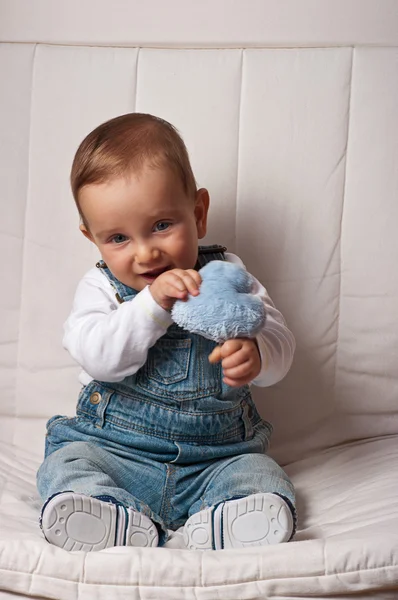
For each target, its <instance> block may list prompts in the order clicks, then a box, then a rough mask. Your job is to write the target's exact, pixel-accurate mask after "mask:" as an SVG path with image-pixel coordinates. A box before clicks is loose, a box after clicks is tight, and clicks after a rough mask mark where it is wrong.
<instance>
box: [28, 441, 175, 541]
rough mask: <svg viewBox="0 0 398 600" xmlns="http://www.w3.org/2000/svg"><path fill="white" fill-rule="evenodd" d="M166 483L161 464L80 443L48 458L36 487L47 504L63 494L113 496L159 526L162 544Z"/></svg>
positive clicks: (73, 443) (164, 531)
mask: <svg viewBox="0 0 398 600" xmlns="http://www.w3.org/2000/svg"><path fill="white" fill-rule="evenodd" d="M134 458H136V460H135V459H134ZM164 481H165V468H164V467H163V465H159V463H156V464H155V463H153V461H150V460H149V459H145V458H143V457H140V456H137V457H129V458H126V457H124V456H120V455H118V454H117V453H114V452H111V451H110V450H109V449H104V448H103V447H101V446H98V445H96V444H92V443H90V442H80V441H79V442H71V443H69V444H66V445H65V446H63V447H61V448H60V449H59V450H56V451H55V452H53V453H52V454H50V455H49V456H47V458H46V459H45V460H44V462H43V464H42V465H41V467H40V469H39V471H38V473H37V487H38V490H39V493H40V495H41V497H42V499H43V500H44V501H46V500H47V499H48V498H50V497H51V496H52V495H54V494H55V493H58V492H62V491H73V492H76V493H80V494H84V495H86V496H112V497H113V498H114V499H115V500H117V501H118V502H121V503H122V504H123V505H124V506H125V507H131V508H133V509H134V510H137V511H138V512H140V513H143V514H145V515H147V516H148V517H149V518H150V519H152V521H154V522H155V523H157V524H158V525H159V526H160V527H161V529H162V533H163V535H161V541H164V539H165V534H166V533H167V528H166V527H165V525H164V523H163V520H162V519H161V518H160V517H159V514H158V511H159V510H160V503H161V499H162V490H163V486H164Z"/></svg>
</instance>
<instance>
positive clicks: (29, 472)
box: [0, 436, 398, 600]
mask: <svg viewBox="0 0 398 600" xmlns="http://www.w3.org/2000/svg"><path fill="white" fill-rule="evenodd" d="M39 462H40V458H39V457H38V456H32V455H31V454H30V453H29V452H28V451H21V450H17V449H16V448H9V447H6V446H1V462H0V469H1V471H0V473H1V480H2V486H1V489H2V496H1V503H0V530H1V538H0V582H1V588H2V589H3V590H9V591H14V593H15V592H17V593H19V594H24V595H27V596H33V597H35V598H37V597H40V598H54V599H57V600H77V599H78V600H88V599H93V600H94V599H95V600H98V599H99V598H101V599H102V598H104V599H109V598H112V599H117V600H119V599H120V600H122V599H123V600H124V599H125V598H129V599H131V600H154V599H159V598H162V600H163V599H164V600H191V599H192V600H214V599H216V598H217V599H222V600H238V599H242V600H243V599H244V600H254V599H257V598H275V599H276V598H278V600H281V599H282V598H284V599H285V598H286V599H287V598H319V597H322V598H323V597H328V598H351V597H352V598H357V597H358V596H359V597H362V596H360V593H361V591H363V590H368V589H369V590H372V594H371V596H370V597H377V598H383V599H387V598H388V599H391V600H393V599H395V600H396V598H397V597H398V589H397V587H398V586H397V582H398V477H397V470H396V465H397V464H398V438H397V437H396V436H390V437H386V438H383V439H374V440H372V441H366V442H358V443H355V444H347V445H345V446H341V447H336V448H334V449H332V450H329V451H327V452H324V453H321V454H318V455H317V456H315V457H312V458H307V459H305V460H301V461H299V462H297V463H294V464H292V465H290V466H289V467H288V468H287V471H288V473H289V474H290V475H291V476H292V478H293V481H294V483H295V485H296V487H297V495H298V509H299V514H300V522H299V531H298V533H297V535H296V538H295V541H294V542H290V543H288V544H281V545H279V546H269V547H266V548H261V549H255V548H254V549H250V550H247V549H245V550H244V551H243V552H240V551H239V550H237V551H235V550H234V551H231V550H229V551H227V550H224V551H217V552H204V553H201V552H192V551H188V550H180V549H174V548H179V547H180V548H181V547H182V542H181V537H179V536H178V534H176V535H175V536H174V538H173V539H172V540H171V541H170V545H171V546H172V548H171V549H170V548H156V549H144V548H137V549H134V548H112V549H107V550H103V551H101V552H98V553H89V554H84V553H81V552H74V553H68V552H66V551H64V550H61V549H59V548H56V547H53V546H51V545H49V544H48V543H47V542H46V541H45V540H44V538H43V537H42V535H41V532H40V529H39V525H38V515H39V508H40V500H39V498H38V496H37V492H36V489H35V479H34V478H35V470H36V468H37V467H38V465H39ZM173 547H174V548H173ZM391 549H394V553H393V554H391ZM386 565H389V566H386ZM276 590H277V591H276ZM378 594H381V595H378ZM0 598H3V597H2V596H1V593H0ZM12 598H15V596H14V595H13V596H12Z"/></svg>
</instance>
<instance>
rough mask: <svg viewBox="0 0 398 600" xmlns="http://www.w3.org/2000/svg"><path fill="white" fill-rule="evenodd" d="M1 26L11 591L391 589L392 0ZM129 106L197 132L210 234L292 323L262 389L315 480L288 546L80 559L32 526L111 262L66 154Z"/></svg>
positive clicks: (395, 324)
mask: <svg viewBox="0 0 398 600" xmlns="http://www.w3.org/2000/svg"><path fill="white" fill-rule="evenodd" d="M0 40H2V41H3V43H1V44H0V82H1V94H0V132H1V138H0V182H1V190H2V191H1V198H0V253H1V257H2V260H1V277H0V281H1V286H2V287H1V294H0V311H1V313H0V315H1V316H0V323H1V324H0V390H1V399H0V413H1V420H0V439H1V440H2V441H1V445H0V451H1V461H0V491H1V496H0V507H1V510H0V590H1V589H4V594H5V593H7V594H8V592H10V593H11V591H12V592H15V593H20V594H22V595H29V594H30V595H36V596H39V597H49V598H68V599H69V598H79V600H80V598H84V599H86V598H100V597H106V598H110V597H112V598H124V597H127V596H128V597H129V598H140V599H143V598H145V599H147V598H159V597H162V598H170V599H172V600H176V599H177V598H178V599H179V598H184V599H187V598H195V599H197V598H200V599H201V600H202V599H209V598H225V599H227V598H231V599H235V600H236V599H237V598H245V599H246V598H247V599H254V598H278V599H281V598H296V597H297V598H298V597H300V598H310V597H311V598H315V597H316V598H321V597H324V596H326V595H327V596H328V597H329V598H346V597H347V598H348V597H351V594H356V596H355V597H357V598H362V597H363V598H366V597H368V596H367V594H369V593H370V592H369V590H372V591H371V594H372V597H378V598H396V597H397V594H398V591H397V589H398V571H397V566H396V565H397V564H398V556H397V549H398V505H397V498H398V474H397V466H396V465H397V458H398V457H397V454H398V447H397V433H398V405H397V389H398V383H397V381H398V380H397V366H396V365H397V359H398V350H397V349H398V304H397V296H398V275H397V268H396V262H397V256H398V241H397V240H398V238H397V236H396V227H397V216H398V215H397V211H398V208H397V206H398V205H397V193H398V170H397V164H398V3H397V2H396V1H392V0H391V1H390V0H385V2H383V3H379V2H372V1H370V0H367V1H364V2H359V1H357V0H356V1H354V0H352V1H350V0H347V2H344V3H342V2H340V1H339V0H338V1H336V2H331V1H330V2H326V1H325V2H315V1H311V0H303V1H302V2H300V3H297V2H291V1H290V2H289V1H288V0H286V1H281V2H275V1H271V0H270V1H264V2H260V1H259V0H258V1H257V0H250V1H249V2H247V3H246V2H245V3H243V2H238V3H233V4H232V3H227V2H226V1H224V0H217V2H212V3H211V4H210V3H209V2H203V3H200V4H198V3H195V4H194V3H192V2H191V1H189V2H185V3H182V2H178V1H177V0H174V1H173V2H170V3H167V5H166V4H164V3H159V2H155V0H152V1H151V2H147V3H145V4H142V3H139V2H138V0H137V1H136V0H134V1H133V0H132V1H131V2H127V1H123V0H117V1H116V2H114V3H112V8H111V5H110V3H109V2H106V1H105V0H101V1H99V2H95V3H93V2H92V1H87V2H85V3H76V2H69V3H63V2H59V3H55V2H49V1H48V0H36V1H35V2H34V3H24V2H22V1H21V0H14V1H13V2H11V0H0ZM121 46H125V47H121ZM194 46H199V47H196V48H195V47H194ZM200 46H201V47H200ZM299 46H300V47H299ZM133 110H137V111H146V112H153V113H155V114H158V115H160V116H162V117H164V118H166V119H168V120H170V121H171V122H173V123H174V124H175V125H176V126H177V127H178V128H179V129H180V131H181V133H182V135H183V137H184V139H185V141H186V143H187V146H188V148H189V150H190V154H191V158H192V163H193V167H194V171H195V173H196V176H197V179H198V182H199V184H200V185H203V186H207V187H208V188H209V190H210V194H211V198H212V207H211V213H210V222H211V226H210V231H209V234H208V237H207V241H208V242H218V243H223V244H225V245H226V246H227V247H228V249H229V250H230V251H232V252H237V253H238V254H239V255H240V256H241V257H242V259H243V260H244V261H245V263H246V264H247V266H248V268H249V270H251V271H252V272H253V273H254V274H255V275H256V276H257V277H258V278H259V279H261V280H262V281H263V283H264V284H265V285H266V287H267V289H268V291H269V292H270V294H271V296H272V298H273V299H274V301H275V302H276V304H277V306H278V307H279V308H280V309H281V310H282V312H283V313H284V315H285V317H286V318H287V321H288V323H289V325H290V327H291V329H292V330H293V332H294V333H295V336H296V339H297V344H298V346H297V354H296V359H295V362H294V366H293V368H292V370H291V372H290V374H289V375H288V377H287V378H286V379H285V380H284V381H283V382H281V383H280V384H278V385H276V386H274V387H273V388H270V389H268V390H264V389H263V390H257V391H256V400H257V402H258V406H259V408H260V411H261V412H262V414H263V415H264V416H265V417H266V418H267V419H268V420H270V421H272V422H273V424H274V427H275V434H274V438H273V445H272V448H271V452H272V454H273V456H275V458H277V459H278V460H279V461H280V462H282V463H283V464H287V465H288V466H287V470H288V472H289V473H290V474H291V475H292V477H293V480H294V482H295V484H296V487H297V491H298V502H299V511H300V522H299V533H298V535H297V538H296V540H297V541H296V542H294V543H291V544H286V545H281V546H278V547H276V548H264V549H262V550H261V551H259V550H252V551H251V550H250V551H245V552H244V553H241V552H236V553H231V552H225V553H206V554H205V555H202V554H200V553H194V552H191V553H188V552H186V551H179V550H161V549H155V550H145V549H143V550H140V549H138V550H132V549H111V550H109V551H106V552H103V553H97V554H96V555H94V554H93V555H87V556H84V555H81V554H79V553H76V554H66V553H64V552H63V551H61V550H59V549H57V548H52V547H50V546H49V545H47V544H46V543H45V542H44V540H43V539H42V538H41V536H40V533H39V531H38V526H37V520H36V519H37V513H38V510H39V505H40V503H39V500H38V498H37V493H36V491H35V485H34V472H35V470H36V468H37V466H38V464H39V463H40V460H41V457H42V452H43V443H44V431H45V428H44V426H45V421H46V419H47V418H48V417H49V416H50V415H52V414H55V413H61V414H71V413H72V412H73V410H74V405H75V402H76V397H77V391H78V383H77V368H76V366H75V365H74V364H73V363H72V361H71V360H70V358H69V357H68V355H67V354H66V353H65V352H64V351H63V350H62V348H61V336H62V324H63V321H64V320H65V318H66V316H67V314H68V312H69V309H70V304H71V299H72V296H73V293H74V289H75V286H76V283H77V281H78V279H79V278H80V276H81V275H82V274H83V273H84V271H85V270H86V269H88V268H89V267H91V266H92V265H93V263H94V262H95V261H96V259H97V255H96V251H95V249H94V247H92V246H91V245H89V244H88V242H87V241H86V240H85V239H84V238H83V236H81V234H80V233H79V231H78V218H77V215H76V211H75V208H74V204H73V200H72V197H71V193H70V190H69V185H68V175H69V170H70V164H71V160H72V158H73V154H74V151H75V149H76V147H77V145H78V143H79V142H80V141H81V139H82V138H83V136H84V135H86V133H87V132H88V131H90V130H91V129H92V128H93V127H94V126H96V125H97V124H99V123H100V122H101V121H104V120H106V119H108V118H110V117H113V116H115V115H117V114H121V113H124V112H128V111H133ZM6 591H7V592H6ZM1 593H2V592H0V597H4V598H6V597H7V596H4V595H3V596H1Z"/></svg>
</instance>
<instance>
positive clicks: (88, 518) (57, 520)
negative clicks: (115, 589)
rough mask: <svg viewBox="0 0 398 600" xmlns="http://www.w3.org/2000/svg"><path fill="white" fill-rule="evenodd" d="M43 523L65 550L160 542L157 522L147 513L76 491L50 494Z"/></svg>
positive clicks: (52, 539) (53, 540)
mask: <svg viewBox="0 0 398 600" xmlns="http://www.w3.org/2000/svg"><path fill="white" fill-rule="evenodd" d="M40 526H41V528H42V530H43V533H44V537H45V538H46V540H47V541H48V542H50V544H54V545H55V546H59V547H60V548H64V550H83V551H84V552H91V551H93V550H102V549H103V548H109V547H111V546H157V545H158V532H157V529H156V526H155V525H154V524H153V522H152V521H151V519H150V518H149V517H147V516H146V515H143V514H141V513H139V512H137V511H135V510H133V509H132V508H127V509H126V508H125V507H124V506H122V505H120V504H114V503H112V502H111V501H104V500H99V499H98V498H92V497H90V496H84V495H83V494H75V493H74V492H62V493H60V494H56V495H55V496H53V497H52V498H50V499H49V500H48V501H47V503H46V504H45V505H44V506H43V510H42V515H41V519H40Z"/></svg>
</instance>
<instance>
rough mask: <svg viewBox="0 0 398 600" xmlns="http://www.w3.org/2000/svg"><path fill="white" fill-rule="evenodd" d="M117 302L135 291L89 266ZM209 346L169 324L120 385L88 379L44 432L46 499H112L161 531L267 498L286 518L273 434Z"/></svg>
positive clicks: (288, 489) (41, 476)
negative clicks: (237, 501)
mask: <svg viewBox="0 0 398 600" xmlns="http://www.w3.org/2000/svg"><path fill="white" fill-rule="evenodd" d="M224 250H225V248H222V247H220V246H207V247H200V248H199V258H198V262H197V265H196V267H195V268H197V269H199V268H200V267H202V266H204V264H206V263H207V262H209V261H210V260H215V259H218V260H223V259H224V254H223V251H224ZM97 266H98V267H99V268H101V270H102V271H103V273H104V275H105V276H106V277H108V279H109V280H110V282H111V284H112V286H113V287H114V289H115V294H116V297H117V298H118V301H119V302H128V301H129V300H130V299H131V298H133V297H134V296H135V295H136V294H137V292H136V291H135V290H133V289H131V288H129V287H127V286H125V285H123V284H122V283H120V282H119V281H118V280H117V279H116V278H115V277H114V276H113V275H112V273H111V272H110V271H109V269H108V268H107V267H106V265H105V263H103V261H101V262H100V263H98V264H97ZM215 346H216V343H215V342H212V341H210V340H207V339H205V338H203V337H201V336H199V335H196V334H190V333H188V332H187V331H185V330H183V329H181V328H180V327H178V326H177V325H176V324H173V325H171V326H170V327H169V328H168V330H167V332H166V333H165V335H163V336H162V337H161V338H160V339H159V340H158V341H157V343H156V344H155V345H154V346H153V347H152V348H150V349H149V351H148V357H147V361H146V363H145V364H144V365H143V367H141V369H139V371H137V373H135V374H134V375H130V376H128V377H126V378H125V379H124V380H123V381H121V382H116V383H114V382H113V383H107V382H101V381H97V380H94V381H92V382H90V383H89V384H88V385H87V386H85V387H83V389H82V390H81V392H80V396H79V400H78V404H77V411H76V417H73V418H69V417H64V416H60V415H56V416H55V417H52V418H51V419H50V420H49V421H48V423H47V437H46V449H45V460H44V462H43V464H42V466H41V467H40V470H39V472H38V476H37V482H38V489H39V492H40V494H41V496H42V498H43V500H46V499H47V498H49V497H50V496H52V495H53V494H55V493H57V492H61V491H66V490H71V491H74V492H78V493H82V494H85V495H88V496H96V497H112V498H114V499H115V500H116V501H117V502H120V503H122V504H123V505H125V506H131V507H132V508H134V509H135V510H138V511H140V512H142V513H144V514H146V515H147V516H149V517H150V518H151V519H152V520H153V521H154V522H155V523H156V524H157V525H158V528H159V531H160V543H161V544H162V543H164V541H165V540H166V537H167V529H168V528H171V529H177V528H178V527H180V526H181V525H183V524H184V523H185V521H186V520H187V518H188V517H189V516H191V515H192V514H194V513H196V512H198V511H200V510H202V509H204V508H207V507H209V506H212V505H215V504H218V503H220V502H222V501H224V500H229V499H232V498H238V497H243V496H248V495H250V494H254V493H257V492H275V493H278V494H280V495H281V496H283V497H284V498H285V499H287V501H288V503H289V505H290V506H291V508H292V511H293V512H294V503H295V497H294V489H293V485H292V484H291V482H290V480H289V479H288V477H287V475H286V474H285V473H284V471H283V470H282V469H281V468H280V467H279V466H278V465H277V464H276V463H275V461H273V460H272V459H271V458H270V457H268V456H267V455H266V454H265V452H266V450H267V448H268V440H269V437H270V434H271V431H272V428H271V425H270V424H269V423H267V422H265V421H263V420H262V419H261V417H260V415H259V414H258V412H257V410H256V407H255V405H254V403H253V400H252V397H251V394H250V391H249V387H248V386H243V387H240V388H232V387H229V386H227V385H226V384H225V383H224V382H223V381H222V370H221V365H220V364H219V363H218V364H211V363H210V362H209V361H208V355H209V354H210V353H211V351H212V350H213V348H214V347H215Z"/></svg>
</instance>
